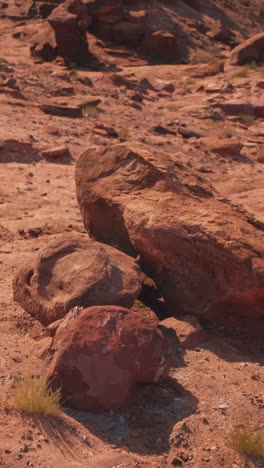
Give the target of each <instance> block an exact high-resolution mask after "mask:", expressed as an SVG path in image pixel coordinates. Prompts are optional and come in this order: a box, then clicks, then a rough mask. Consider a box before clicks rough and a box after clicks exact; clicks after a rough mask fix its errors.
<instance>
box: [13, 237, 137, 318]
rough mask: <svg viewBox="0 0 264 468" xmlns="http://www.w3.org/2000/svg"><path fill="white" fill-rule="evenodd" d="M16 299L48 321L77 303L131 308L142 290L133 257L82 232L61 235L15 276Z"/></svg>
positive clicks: (35, 315) (84, 305)
mask: <svg viewBox="0 0 264 468" xmlns="http://www.w3.org/2000/svg"><path fill="white" fill-rule="evenodd" d="M13 290H14V300H15V301H17V302H18V303H19V304H21V305H22V307H23V308H24V309H25V310H26V311H27V312H28V313H29V314H31V315H32V316H33V317H35V318H36V319H37V320H39V321H40V322H41V323H43V324H44V325H48V324H50V323H52V322H55V321H56V320H58V319H61V318H62V317H64V316H65V315H66V313H67V312H68V311H69V310H70V309H71V308H72V307H75V306H83V307H89V306H93V305H104V304H108V305H109V304H110V305H111V304H114V305H119V306H123V307H127V308H130V307H132V305H133V303H134V301H135V299H136V298H137V296H138V294H139V291H140V280H139V268H138V266H137V265H136V263H135V262H134V260H133V259H132V258H130V257H128V256H127V255H125V254H123V253H122V252H119V251H117V250H115V249H113V248H112V247H109V246H108V245H102V244H100V243H98V242H95V241H93V240H91V239H89V238H87V236H83V235H81V234H79V235H78V234H69V235H62V236H60V237H58V238H57V239H56V240H55V241H53V242H51V243H50V244H49V245H48V246H47V247H45V248H43V249H42V250H41V251H40V252H39V254H38V255H37V256H35V258H33V259H31V260H29V261H28V262H27V263H26V264H25V265H24V266H23V267H22V268H21V269H20V270H19V271H18V273H17V274H16V277H15V279H14V283H13Z"/></svg>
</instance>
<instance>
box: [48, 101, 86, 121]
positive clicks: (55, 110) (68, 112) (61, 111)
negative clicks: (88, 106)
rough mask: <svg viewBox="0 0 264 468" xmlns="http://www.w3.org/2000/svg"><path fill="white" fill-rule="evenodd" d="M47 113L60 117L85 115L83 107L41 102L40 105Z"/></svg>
mask: <svg viewBox="0 0 264 468" xmlns="http://www.w3.org/2000/svg"><path fill="white" fill-rule="evenodd" d="M39 108H40V110H42V111H43V112H44V113H45V114H48V115H58V116H59V117H69V118H75V119H76V118H77V119H78V118H81V117H82V116H83V113H82V109H81V107H70V106H58V105H55V104H41V105H40V106H39Z"/></svg>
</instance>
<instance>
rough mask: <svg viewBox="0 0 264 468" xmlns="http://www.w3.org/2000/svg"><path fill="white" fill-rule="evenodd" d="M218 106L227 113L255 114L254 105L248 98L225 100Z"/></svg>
mask: <svg viewBox="0 0 264 468" xmlns="http://www.w3.org/2000/svg"><path fill="white" fill-rule="evenodd" d="M216 107H219V108H220V109H221V110H222V111H223V112H224V113H225V114H227V115H241V114H247V115H254V113H255V111H254V107H253V104H252V103H251V102H249V101H248V100H244V99H243V100H233V101H224V102H223V103H217V104H216Z"/></svg>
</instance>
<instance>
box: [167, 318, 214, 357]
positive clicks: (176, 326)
mask: <svg viewBox="0 0 264 468" xmlns="http://www.w3.org/2000/svg"><path fill="white" fill-rule="evenodd" d="M158 328H159V329H160V330H161V331H162V333H163V334H164V336H165V337H166V339H167V340H168V342H169V344H170V346H171V348H172V350H174V352H175V348H177V346H178V345H180V346H182V348H183V349H193V348H195V347H196V346H197V345H198V344H199V343H202V342H204V341H206V340H207V338H208V337H207V333H206V331H205V330H204V329H203V328H202V327H201V325H200V324H199V322H198V320H197V318H196V317H193V316H187V315H184V316H183V317H181V320H179V319H177V318H174V317H169V318H167V319H165V320H162V321H161V322H160V323H159V325H158Z"/></svg>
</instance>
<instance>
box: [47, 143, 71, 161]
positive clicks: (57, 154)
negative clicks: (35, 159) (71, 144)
mask: <svg viewBox="0 0 264 468" xmlns="http://www.w3.org/2000/svg"><path fill="white" fill-rule="evenodd" d="M41 154H42V156H43V157H44V158H45V159H49V160H53V159H58V158H67V159H72V156H71V153H70V150H69V148H67V147H66V146H58V147H56V148H50V149H48V150H45V151H42V153H41Z"/></svg>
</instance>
